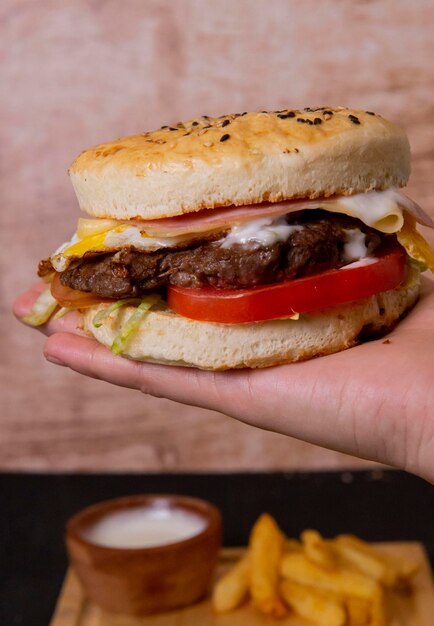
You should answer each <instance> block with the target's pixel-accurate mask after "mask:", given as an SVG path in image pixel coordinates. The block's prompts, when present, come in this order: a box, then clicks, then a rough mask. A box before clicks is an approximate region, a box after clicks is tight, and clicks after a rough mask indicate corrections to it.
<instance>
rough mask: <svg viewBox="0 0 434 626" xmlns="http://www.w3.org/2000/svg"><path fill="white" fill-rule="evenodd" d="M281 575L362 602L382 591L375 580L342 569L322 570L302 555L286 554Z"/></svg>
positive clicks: (371, 599)
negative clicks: (358, 599) (359, 599)
mask: <svg viewBox="0 0 434 626" xmlns="http://www.w3.org/2000/svg"><path fill="white" fill-rule="evenodd" d="M281 573H282V576H283V577H284V578H288V579H290V580H292V581H293V582H296V583H300V584H302V585H308V586H312V587H316V588H317V589H323V590H324V591H330V592H332V593H336V594H339V595H344V596H353V597H355V598H361V599H362V600H370V601H373V599H374V598H375V597H376V595H377V593H381V591H382V590H381V587H380V585H379V584H378V583H377V582H376V581H375V580H372V579H371V578H368V576H365V575H364V574H361V573H359V572H354V571H351V570H348V569H344V568H340V569H338V570H324V569H322V568H321V567H318V565H315V564H314V563H312V562H311V561H309V559H308V558H307V557H306V556H305V555H304V554H298V553H289V554H286V555H285V556H284V557H283V560H282V564H281Z"/></svg>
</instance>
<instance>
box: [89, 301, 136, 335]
mask: <svg viewBox="0 0 434 626" xmlns="http://www.w3.org/2000/svg"><path fill="white" fill-rule="evenodd" d="M140 302H141V300H139V299H138V298H127V299H126V300H118V301H117V302H113V304H110V306H108V307H106V308H105V309H102V310H101V311H98V313H97V314H96V315H95V317H94V318H93V321H92V324H93V325H94V326H95V328H100V326H102V323H103V321H104V320H105V319H106V317H108V316H109V315H110V314H111V313H113V311H116V310H117V309H120V308H121V306H124V305H125V304H139V303H140Z"/></svg>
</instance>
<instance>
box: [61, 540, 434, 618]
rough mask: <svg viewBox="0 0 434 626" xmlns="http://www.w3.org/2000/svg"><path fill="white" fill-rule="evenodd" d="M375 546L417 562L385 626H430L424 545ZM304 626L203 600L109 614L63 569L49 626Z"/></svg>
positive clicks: (227, 558) (234, 555)
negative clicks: (217, 608) (158, 610)
mask: <svg viewBox="0 0 434 626" xmlns="http://www.w3.org/2000/svg"><path fill="white" fill-rule="evenodd" d="M377 547H378V548H380V549H381V550H384V552H387V553H389V554H395V555H397V556H401V557H403V558H406V559H408V560H411V561H412V562H416V563H418V564H419V565H420V569H419V571H418V573H417V574H416V576H415V577H414V579H413V591H412V593H411V594H409V595H401V596H398V595H395V594H393V595H392V596H391V597H390V599H389V615H390V621H389V626H433V624H434V583H433V578H432V572H431V568H430V565H429V562H428V558H427V555H426V553H425V550H424V548H423V547H422V545H421V544H419V543H386V544H377ZM243 551H244V549H243V548H225V549H223V550H222V551H221V556H220V564H219V566H218V570H217V576H220V575H221V574H222V573H223V572H224V571H225V570H227V569H228V568H229V567H231V565H233V563H234V562H235V561H236V560H238V558H239V557H240V555H241V554H242V553H243ZM271 625H274V626H307V622H306V621H304V620H302V619H299V618H297V617H295V616H293V615H290V616H289V617H287V618H285V619H284V620H273V619H271V618H269V617H266V616H264V615H262V614H261V613H259V612H258V611H257V610H256V609H255V608H253V607H252V606H250V605H248V604H247V605H245V606H243V607H241V608H240V609H238V610H237V611H234V612H233V613H229V614H227V615H215V614H214V613H213V611H212V608H211V603H210V600H209V598H208V599H205V600H203V601H202V602H200V603H199V604H196V605H194V606H192V607H188V608H186V609H182V610H179V611H173V612H171V613H164V614H160V615H152V616H149V617H144V618H134V617H128V616H125V615H113V614H109V613H106V612H105V611H103V610H102V609H100V608H98V607H97V606H95V605H94V604H92V603H91V602H90V601H89V600H87V598H86V597H85V595H84V593H83V590H82V588H81V586H80V583H79V582H78V580H77V578H76V576H75V574H74V572H73V571H72V570H71V569H69V570H68V573H67V575H66V578H65V581H64V584H63V587H62V591H61V593H60V596H59V600H58V603H57V606H56V610H55V612H54V615H53V619H52V621H51V624H50V626H271Z"/></svg>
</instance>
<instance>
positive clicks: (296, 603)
mask: <svg viewBox="0 0 434 626" xmlns="http://www.w3.org/2000/svg"><path fill="white" fill-rule="evenodd" d="M280 589H281V593H282V595H283V597H284V598H285V601H286V603H287V604H288V605H289V606H290V607H291V608H292V609H293V610H294V612H295V613H297V614H298V615H299V616H300V617H303V618H304V619H306V620H308V621H309V622H312V623H313V624H317V625H318V626H345V624H346V612H345V610H344V607H343V602H342V601H340V600H339V598H338V597H334V596H333V595H332V594H330V593H326V592H324V591H319V590H317V589H314V588H313V587H306V586H305V585H299V584H298V583H294V582H292V581H290V580H284V581H283V582H282V583H281V586H280Z"/></svg>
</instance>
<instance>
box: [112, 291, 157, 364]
mask: <svg viewBox="0 0 434 626" xmlns="http://www.w3.org/2000/svg"><path fill="white" fill-rule="evenodd" d="M158 300H159V297H158V296H149V297H148V298H146V299H145V300H142V302H141V303H140V304H139V306H138V307H137V309H136V310H135V311H134V313H133V314H132V315H131V317H130V318H129V319H128V320H127V322H126V323H125V325H124V327H123V328H121V330H120V332H119V333H118V335H116V337H115V339H114V341H113V343H112V347H111V350H112V352H113V354H116V355H119V354H122V352H123V351H124V348H125V344H126V342H127V340H128V339H129V337H131V335H132V334H133V332H134V331H135V330H136V329H137V327H138V325H139V324H140V322H141V321H142V319H143V318H144V317H145V316H146V315H147V313H148V312H149V310H150V309H151V307H152V306H153V305H154V304H155V303H156V302H157V301H158Z"/></svg>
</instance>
